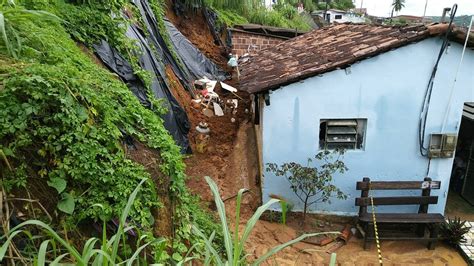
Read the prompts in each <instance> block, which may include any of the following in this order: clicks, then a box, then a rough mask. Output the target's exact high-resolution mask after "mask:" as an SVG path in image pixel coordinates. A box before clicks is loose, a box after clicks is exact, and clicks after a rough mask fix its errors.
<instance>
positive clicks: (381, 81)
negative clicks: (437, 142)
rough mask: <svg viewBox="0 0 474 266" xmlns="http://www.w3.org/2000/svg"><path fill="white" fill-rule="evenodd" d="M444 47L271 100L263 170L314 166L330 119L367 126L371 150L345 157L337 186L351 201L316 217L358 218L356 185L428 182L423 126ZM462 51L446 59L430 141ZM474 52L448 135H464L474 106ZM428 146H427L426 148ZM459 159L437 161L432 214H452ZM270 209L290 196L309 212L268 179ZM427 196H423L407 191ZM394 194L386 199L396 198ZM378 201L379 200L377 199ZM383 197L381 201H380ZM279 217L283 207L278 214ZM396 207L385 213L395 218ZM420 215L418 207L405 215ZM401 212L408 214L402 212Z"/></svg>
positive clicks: (430, 46) (393, 55)
mask: <svg viewBox="0 0 474 266" xmlns="http://www.w3.org/2000/svg"><path fill="white" fill-rule="evenodd" d="M440 46H441V40H440V39H438V38H432V39H428V40H424V41H422V42H419V43H415V44H411V45H408V46H405V47H402V48H399V49H396V50H393V51H390V52H387V53H384V54H381V55H379V56H376V57H373V58H370V59H366V60H363V61H361V62H359V63H357V64H354V65H352V67H351V73H350V74H346V72H345V70H335V71H332V72H329V73H326V74H324V75H323V76H317V77H312V78H308V79H306V80H304V81H302V82H297V83H293V84H290V85H288V86H285V87H282V88H281V89H278V90H275V91H273V92H272V93H271V94H270V102H271V104H270V106H264V108H263V112H262V116H263V120H262V121H263V124H262V125H263V129H262V130H263V133H262V134H263V136H262V137H263V163H264V168H265V164H266V163H270V162H272V163H278V164H281V163H283V162H291V161H296V162H300V163H304V162H306V159H307V158H308V157H313V156H314V155H315V154H316V153H317V152H318V151H319V143H318V139H319V121H320V119H328V118H366V119H367V131H366V136H365V150H351V151H347V152H346V154H345V155H344V162H345V163H346V165H347V166H348V168H349V171H347V172H346V173H345V174H343V175H336V176H335V184H336V185H337V186H338V187H339V188H340V189H342V190H343V191H344V192H345V193H346V194H347V195H348V196H349V197H348V199H347V200H337V199H333V200H332V201H331V204H320V205H318V206H316V207H315V208H312V209H311V211H312V212H330V213H334V214H342V215H351V214H355V213H357V212H358V208H356V207H355V206H354V198H355V197H358V196H359V195H360V192H359V191H356V190H355V184H356V181H359V180H361V179H362V178H363V177H364V176H368V177H370V178H371V179H372V180H390V181H393V180H422V179H423V178H424V177H425V176H426V172H427V167H428V159H427V158H426V157H422V156H421V155H420V153H419V150H418V147H419V146H418V121H419V116H420V110H421V106H422V102H423V97H424V93H425V88H426V85H427V82H428V79H429V76H430V73H431V71H432V68H433V65H434V63H435V61H436V57H437V54H438V51H439V48H440ZM461 52H462V46H461V45H459V44H457V43H453V44H452V45H451V47H449V49H448V52H447V54H444V56H443V58H442V59H441V62H440V65H439V69H438V73H437V76H436V79H435V84H434V89H433V94H432V100H431V105H430V109H429V115H428V120H427V130H426V133H427V140H428V139H429V133H439V132H440V131H441V127H442V123H443V120H444V117H445V113H446V109H447V106H448V98H449V95H450V90H451V87H452V85H453V81H454V77H455V72H456V69H457V67H458V64H459V62H460V58H461ZM473 93H474V51H472V50H469V49H468V50H466V54H465V57H464V62H463V65H462V67H461V69H460V71H459V75H458V79H457V83H456V86H455V90H454V94H453V101H452V104H451V108H450V111H449V114H448V119H447V123H446V126H445V130H444V132H445V133H457V132H458V129H459V123H460V120H461V115H462V108H463V103H464V102H472V101H474V96H473ZM426 145H427V144H426ZM452 163H453V159H452V158H450V159H433V160H431V166H430V171H429V176H430V177H431V178H432V179H433V180H440V181H441V182H442V186H441V189H440V190H435V191H434V193H433V194H434V195H439V203H438V204H437V205H432V206H431V207H430V209H429V211H430V212H440V213H444V208H445V205H446V196H447V191H448V185H449V177H450V174H451V168H452ZM262 190H263V202H266V201H268V199H269V198H268V195H269V194H277V195H281V196H284V197H285V198H287V199H289V200H290V201H291V202H292V203H294V204H295V207H294V210H296V211H298V210H302V208H303V206H302V204H301V203H300V201H299V200H298V199H297V198H296V196H295V195H294V194H293V192H292V191H291V190H290V188H289V186H288V182H287V180H286V179H285V178H283V177H276V176H274V175H273V174H271V173H268V172H264V177H263V183H262ZM406 193H408V194H416V195H419V193H421V192H420V191H407V192H406ZM388 194H390V192H384V195H388ZM374 195H377V194H374ZM379 195H380V194H379ZM274 208H275V209H278V206H276V205H275V206H274ZM390 208H392V207H384V208H380V209H379V211H382V212H383V211H390ZM402 209H403V211H406V212H413V211H416V210H417V207H414V206H405V207H402ZM398 210H400V208H399V207H398Z"/></svg>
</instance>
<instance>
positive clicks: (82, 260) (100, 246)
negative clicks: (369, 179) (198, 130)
mask: <svg viewBox="0 0 474 266" xmlns="http://www.w3.org/2000/svg"><path fill="white" fill-rule="evenodd" d="M205 178H206V181H207V183H208V184H209V186H210V187H211V190H212V193H213V195H214V201H215V203H216V206H217V209H218V212H219V217H220V219H221V223H222V234H223V235H224V239H225V255H224V256H222V254H221V253H220V252H219V251H218V250H216V249H215V248H214V245H213V239H214V238H215V236H216V233H215V231H214V232H212V234H210V236H206V235H205V234H204V233H203V231H201V230H200V229H199V227H198V226H197V225H193V226H192V229H193V232H194V233H196V234H197V235H198V236H199V237H201V238H202V239H203V241H204V244H203V245H204V249H205V254H206V255H205V257H204V258H203V259H202V260H201V262H202V263H203V264H204V265H233V266H240V265H248V263H247V262H246V256H244V254H243V251H244V245H245V243H246V241H247V239H248V237H249V235H250V233H251V232H252V229H253V227H254V226H255V223H256V222H257V221H258V219H259V218H260V216H261V215H262V213H263V212H264V211H266V210H267V209H268V208H269V207H270V205H272V204H274V203H276V202H278V200H277V199H272V200H270V201H269V202H268V203H266V204H265V205H263V206H261V207H259V208H258V209H257V211H256V212H255V214H254V215H253V216H252V218H251V219H250V220H249V221H248V222H247V224H246V226H245V229H244V232H243V234H242V236H241V237H240V236H239V221H240V205H241V202H242V194H243V192H244V189H241V190H240V191H239V193H238V197H237V209H236V226H235V231H234V233H233V235H232V233H231V232H230V229H229V227H228V223H227V216H226V212H225V206H224V202H223V201H222V200H221V197H220V194H219V190H218V188H217V185H216V184H215V183H214V181H212V179H211V178H210V177H205ZM146 181H147V180H146V179H143V180H142V181H141V182H140V183H139V184H138V185H137V187H136V188H135V190H134V191H133V192H132V193H131V195H130V197H129V198H128V201H127V205H126V206H125V208H124V209H123V211H122V213H121V215H120V223H119V226H118V230H117V232H116V233H115V234H114V235H113V236H111V237H109V238H108V237H107V232H106V230H107V226H106V222H105V221H103V226H102V238H101V239H99V238H97V237H92V238H89V239H87V240H86V241H84V243H83V244H81V245H80V246H81V247H82V252H80V251H79V250H78V249H76V247H75V246H74V245H72V244H71V243H69V241H68V240H67V239H64V238H63V237H61V236H60V235H59V234H58V233H56V231H55V230H54V229H53V228H51V227H50V226H49V225H47V224H45V223H43V222H42V221H39V220H28V221H26V222H23V223H21V224H19V225H17V226H15V227H14V228H12V230H11V232H10V233H9V234H8V235H4V236H2V237H0V240H2V241H3V245H2V246H0V261H3V260H4V259H6V257H5V255H6V252H7V250H8V248H9V246H10V244H11V243H12V242H13V240H14V238H15V237H17V236H20V235H22V234H23V235H25V236H27V237H28V240H29V241H32V242H36V245H34V246H33V248H34V249H35V251H34V252H33V253H32V258H29V257H27V258H21V259H22V260H23V261H34V262H35V265H40V266H42V265H45V263H48V264H49V265H53V266H55V265H63V264H64V263H74V264H75V265H79V266H83V265H94V266H95V265H97V266H99V265H117V264H126V265H133V264H134V263H135V262H137V265H147V264H148V263H149V262H153V264H154V265H157V263H160V262H162V261H163V258H164V257H166V252H165V248H166V241H165V239H164V238H159V239H156V238H153V237H150V236H148V235H143V236H141V237H140V238H139V240H138V241H136V242H137V243H136V246H135V247H134V248H130V247H128V246H127V244H126V243H128V242H129V239H128V238H127V232H129V231H131V230H134V229H136V228H135V227H130V226H126V224H127V217H128V215H129V212H130V210H131V208H132V205H133V204H134V202H135V199H136V197H137V195H138V193H139V191H140V189H141V186H142V185H143V184H144V183H145V182H146ZM96 206H97V207H101V208H102V205H99V204H97V205H96ZM33 226H34V227H36V228H39V229H41V230H42V231H44V232H45V235H47V236H48V237H44V236H42V235H33V234H32V232H31V231H33V229H35V228H33ZM23 228H25V229H23ZM323 234H324V235H327V234H340V233H339V232H325V233H313V234H304V235H301V236H300V237H298V238H296V239H294V240H291V241H289V242H286V243H284V244H281V245H279V246H276V247H274V248H272V249H271V250H270V251H268V252H267V253H266V254H264V255H263V256H261V257H259V258H258V259H257V260H255V261H254V262H253V263H252V265H260V264H261V263H262V262H264V261H265V260H266V259H268V258H270V257H271V256H273V255H274V254H276V253H277V252H279V251H281V250H282V249H284V248H286V247H288V246H290V245H293V244H295V243H298V242H299V241H301V240H303V239H305V238H307V237H312V236H318V235H323ZM43 239H44V240H43ZM40 243H41V244H40ZM49 245H51V249H52V250H51V251H48V246H49ZM37 246H39V248H37ZM197 246H198V244H195V245H194V246H193V247H192V248H191V250H190V251H189V253H188V254H187V255H186V257H184V258H182V259H179V260H178V261H177V265H183V264H185V263H187V262H190V261H192V260H194V259H197V258H196V257H189V256H188V255H190V252H192V251H193V249H194V248H196V247H197ZM147 247H153V248H152V255H153V257H152V258H150V257H149V256H147V253H146V248H147ZM123 249H125V250H128V252H125V254H121V253H120V252H119V250H123ZM159 265H162V264H159ZM329 265H330V266H334V265H336V254H335V253H333V254H332V255H331V260H330V263H329Z"/></svg>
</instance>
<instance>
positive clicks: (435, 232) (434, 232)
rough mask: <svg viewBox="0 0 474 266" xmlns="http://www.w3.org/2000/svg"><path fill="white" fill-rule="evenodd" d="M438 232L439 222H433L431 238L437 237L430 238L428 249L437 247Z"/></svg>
mask: <svg viewBox="0 0 474 266" xmlns="http://www.w3.org/2000/svg"><path fill="white" fill-rule="evenodd" d="M438 233H439V224H433V225H432V228H431V230H430V238H436V239H434V240H430V242H429V243H428V249H429V250H434V249H435V247H436V242H438Z"/></svg>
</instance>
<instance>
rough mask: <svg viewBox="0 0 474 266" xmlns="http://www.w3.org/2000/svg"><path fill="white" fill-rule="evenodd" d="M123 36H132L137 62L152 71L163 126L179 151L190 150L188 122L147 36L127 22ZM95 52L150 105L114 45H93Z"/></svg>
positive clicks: (152, 86) (139, 84)
mask: <svg viewBox="0 0 474 266" xmlns="http://www.w3.org/2000/svg"><path fill="white" fill-rule="evenodd" d="M126 36H127V37H128V38H130V39H132V40H136V42H137V44H138V47H139V48H140V52H141V54H140V56H139V64H140V66H141V67H142V68H143V69H145V70H146V71H148V72H149V73H152V83H151V89H152V91H153V94H154V96H155V97H156V98H158V99H165V101H163V103H164V104H165V106H166V107H167V108H168V112H167V113H166V114H165V115H163V117H162V118H163V120H164V126H165V128H166V129H167V130H168V131H169V132H170V134H171V135H172V136H173V139H174V140H175V142H176V144H178V145H179V146H181V150H182V152H183V153H186V152H190V147H189V141H188V138H187V134H188V132H189V129H190V123H189V120H188V117H187V115H186V112H185V111H184V110H183V109H182V108H181V107H180V106H179V104H178V102H177V101H176V99H175V98H174V97H173V95H172V94H171V92H170V91H169V87H168V84H167V82H166V80H165V79H164V77H166V73H165V69H164V66H163V64H161V63H160V61H159V60H158V59H157V58H156V56H155V55H154V52H153V51H152V49H151V48H150V46H149V45H148V42H147V39H146V38H145V37H144V35H143V32H142V31H141V30H140V29H138V28H137V27H136V26H135V25H130V26H129V27H128V29H127V31H126ZM94 49H95V52H96V54H97V55H98V56H99V57H100V59H101V60H102V62H104V64H106V65H107V66H108V67H109V68H110V69H111V70H112V71H114V72H115V73H116V74H117V75H118V76H119V77H120V78H121V79H122V80H123V81H124V82H125V83H126V84H127V85H128V86H129V88H130V89H131V91H132V92H133V93H134V94H135V95H136V96H137V98H138V99H139V100H140V102H142V104H144V105H145V106H150V102H149V101H148V98H147V93H146V88H145V86H144V84H143V82H142V81H141V80H140V79H139V78H138V77H137V76H136V75H135V74H134V72H133V69H132V67H131V66H130V64H129V62H127V61H126V60H124V58H123V57H122V56H120V55H119V54H118V53H117V51H116V50H115V49H113V48H112V47H110V45H109V44H108V43H107V42H106V41H102V42H101V43H100V44H98V45H95V46H94Z"/></svg>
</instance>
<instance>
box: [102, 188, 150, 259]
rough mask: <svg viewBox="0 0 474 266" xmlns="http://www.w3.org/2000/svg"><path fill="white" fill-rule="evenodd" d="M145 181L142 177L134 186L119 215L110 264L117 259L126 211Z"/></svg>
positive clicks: (126, 215) (127, 211) (130, 206)
mask: <svg viewBox="0 0 474 266" xmlns="http://www.w3.org/2000/svg"><path fill="white" fill-rule="evenodd" d="M145 181H146V179H142V181H140V183H139V184H138V186H137V187H136V188H135V190H133V192H132V194H131V195H130V197H129V198H128V202H127V205H126V206H125V209H123V211H122V215H121V216H120V223H119V228H118V230H117V235H116V236H117V237H116V238H115V239H114V242H113V247H112V254H111V256H110V259H111V261H110V263H112V264H114V263H115V260H116V259H117V254H118V247H119V244H120V238H121V236H122V232H123V228H124V225H125V222H126V220H127V217H128V213H129V212H130V209H131V208H132V204H133V202H134V201H135V198H136V197H137V194H138V191H139V190H140V188H141V186H142V184H143V183H145Z"/></svg>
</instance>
